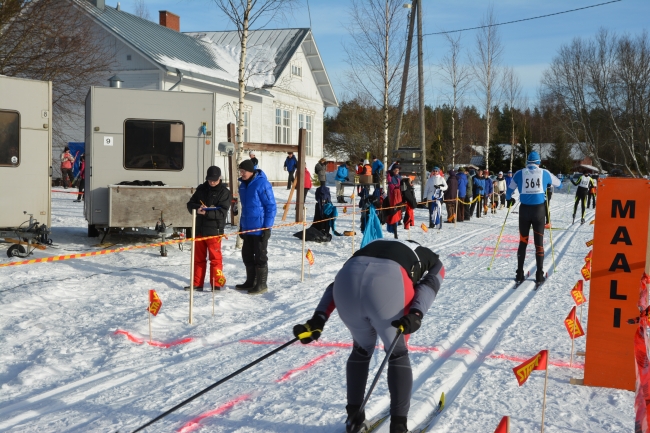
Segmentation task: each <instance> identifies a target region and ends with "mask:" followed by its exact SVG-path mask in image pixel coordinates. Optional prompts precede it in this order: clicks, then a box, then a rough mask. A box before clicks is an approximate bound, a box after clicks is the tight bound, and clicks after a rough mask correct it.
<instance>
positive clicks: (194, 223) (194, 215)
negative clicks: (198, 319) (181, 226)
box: [190, 209, 196, 325]
mask: <svg viewBox="0 0 650 433" xmlns="http://www.w3.org/2000/svg"><path fill="white" fill-rule="evenodd" d="M195 237H196V209H192V253H191V254H190V325H191V324H192V307H193V306H194V249H195V248H194V246H195V244H194V238H195Z"/></svg>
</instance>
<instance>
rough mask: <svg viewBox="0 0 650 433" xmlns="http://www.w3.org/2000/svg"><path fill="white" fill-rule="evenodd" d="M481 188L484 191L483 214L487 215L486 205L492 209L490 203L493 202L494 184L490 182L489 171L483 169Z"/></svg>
mask: <svg viewBox="0 0 650 433" xmlns="http://www.w3.org/2000/svg"><path fill="white" fill-rule="evenodd" d="M483 188H484V190H483V192H484V193H485V195H484V196H483V197H484V200H483V215H487V211H488V207H489V208H490V209H493V206H492V205H491V204H490V203H491V202H492V203H493V202H494V195H493V194H494V185H493V184H492V179H490V172H489V171H488V170H484V171H483ZM492 213H494V212H492Z"/></svg>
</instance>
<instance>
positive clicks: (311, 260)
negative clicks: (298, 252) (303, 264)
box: [305, 250, 314, 266]
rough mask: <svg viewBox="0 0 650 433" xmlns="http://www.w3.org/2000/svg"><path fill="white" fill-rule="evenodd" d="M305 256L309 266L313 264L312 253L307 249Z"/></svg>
mask: <svg viewBox="0 0 650 433" xmlns="http://www.w3.org/2000/svg"><path fill="white" fill-rule="evenodd" d="M305 257H306V258H307V261H308V262H309V266H311V265H313V264H314V253H312V252H311V250H307V254H306V255H305Z"/></svg>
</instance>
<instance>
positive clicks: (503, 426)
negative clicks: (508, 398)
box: [494, 416, 510, 433]
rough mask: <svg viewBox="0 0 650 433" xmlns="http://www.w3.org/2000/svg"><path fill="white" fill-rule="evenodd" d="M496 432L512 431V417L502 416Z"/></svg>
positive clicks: (507, 432)
mask: <svg viewBox="0 0 650 433" xmlns="http://www.w3.org/2000/svg"><path fill="white" fill-rule="evenodd" d="M494 433H510V417H509V416H504V417H503V418H501V421H500V422H499V425H498V426H497V429H496V430H494Z"/></svg>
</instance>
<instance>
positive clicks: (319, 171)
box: [314, 158, 327, 185]
mask: <svg viewBox="0 0 650 433" xmlns="http://www.w3.org/2000/svg"><path fill="white" fill-rule="evenodd" d="M325 162H326V159H325V158H321V159H319V160H318V162H317V163H316V166H315V167H314V173H316V176H318V181H319V182H320V184H321V185H327V165H326V163H325Z"/></svg>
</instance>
